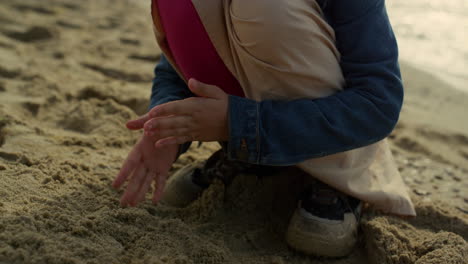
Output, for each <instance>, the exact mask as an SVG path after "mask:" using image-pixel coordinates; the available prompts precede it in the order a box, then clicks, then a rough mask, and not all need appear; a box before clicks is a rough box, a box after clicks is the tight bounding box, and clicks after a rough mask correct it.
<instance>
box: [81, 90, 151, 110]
mask: <svg viewBox="0 0 468 264" xmlns="http://www.w3.org/2000/svg"><path fill="white" fill-rule="evenodd" d="M92 98H96V99H99V100H107V99H112V100H114V101H115V102H116V103H118V104H120V105H124V106H126V107H128V108H130V109H132V110H133V112H135V113H137V114H138V115H140V114H143V113H145V112H146V109H147V104H148V102H147V99H146V98H127V99H124V98H119V97H116V96H115V95H112V94H106V93H105V92H103V91H102V90H100V89H98V88H96V87H94V86H87V87H85V88H84V89H83V90H81V91H80V92H79V93H78V95H77V99H79V100H89V99H92Z"/></svg>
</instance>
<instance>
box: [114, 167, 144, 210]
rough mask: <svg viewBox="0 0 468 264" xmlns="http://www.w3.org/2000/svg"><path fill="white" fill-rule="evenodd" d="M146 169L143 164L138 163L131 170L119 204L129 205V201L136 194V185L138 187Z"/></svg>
mask: <svg viewBox="0 0 468 264" xmlns="http://www.w3.org/2000/svg"><path fill="white" fill-rule="evenodd" d="M145 174H146V169H145V168H144V166H143V164H141V163H140V165H139V166H138V168H137V169H136V170H135V171H134V172H133V174H132V179H131V180H130V182H129V183H128V186H127V188H126V189H125V193H124V194H123V196H122V199H121V200H120V204H121V205H122V206H126V205H131V204H130V202H131V201H133V199H134V198H135V196H136V195H137V191H138V187H140V183H141V181H143V180H144V179H143V177H145Z"/></svg>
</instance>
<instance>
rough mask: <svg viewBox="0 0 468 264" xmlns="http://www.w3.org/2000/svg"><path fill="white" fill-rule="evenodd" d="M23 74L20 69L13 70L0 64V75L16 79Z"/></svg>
mask: <svg viewBox="0 0 468 264" xmlns="http://www.w3.org/2000/svg"><path fill="white" fill-rule="evenodd" d="M20 75H21V71H20V70H12V69H7V68H4V67H2V65H0V77H2V78H6V79H15V78H16V77H18V76H20Z"/></svg>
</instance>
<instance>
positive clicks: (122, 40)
mask: <svg viewBox="0 0 468 264" xmlns="http://www.w3.org/2000/svg"><path fill="white" fill-rule="evenodd" d="M120 43H122V44H125V45H132V46H140V41H139V40H138V39H132V38H124V37H122V38H120Z"/></svg>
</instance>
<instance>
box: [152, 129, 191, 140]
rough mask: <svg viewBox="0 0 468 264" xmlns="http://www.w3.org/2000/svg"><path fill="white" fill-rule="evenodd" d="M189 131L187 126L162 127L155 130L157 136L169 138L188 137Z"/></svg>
mask: <svg viewBox="0 0 468 264" xmlns="http://www.w3.org/2000/svg"><path fill="white" fill-rule="evenodd" d="M190 133H191V131H190V129H188V128H178V129H164V130H161V131H158V132H156V135H157V136H158V138H171V137H183V136H187V137H190V136H189V135H190Z"/></svg>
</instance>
